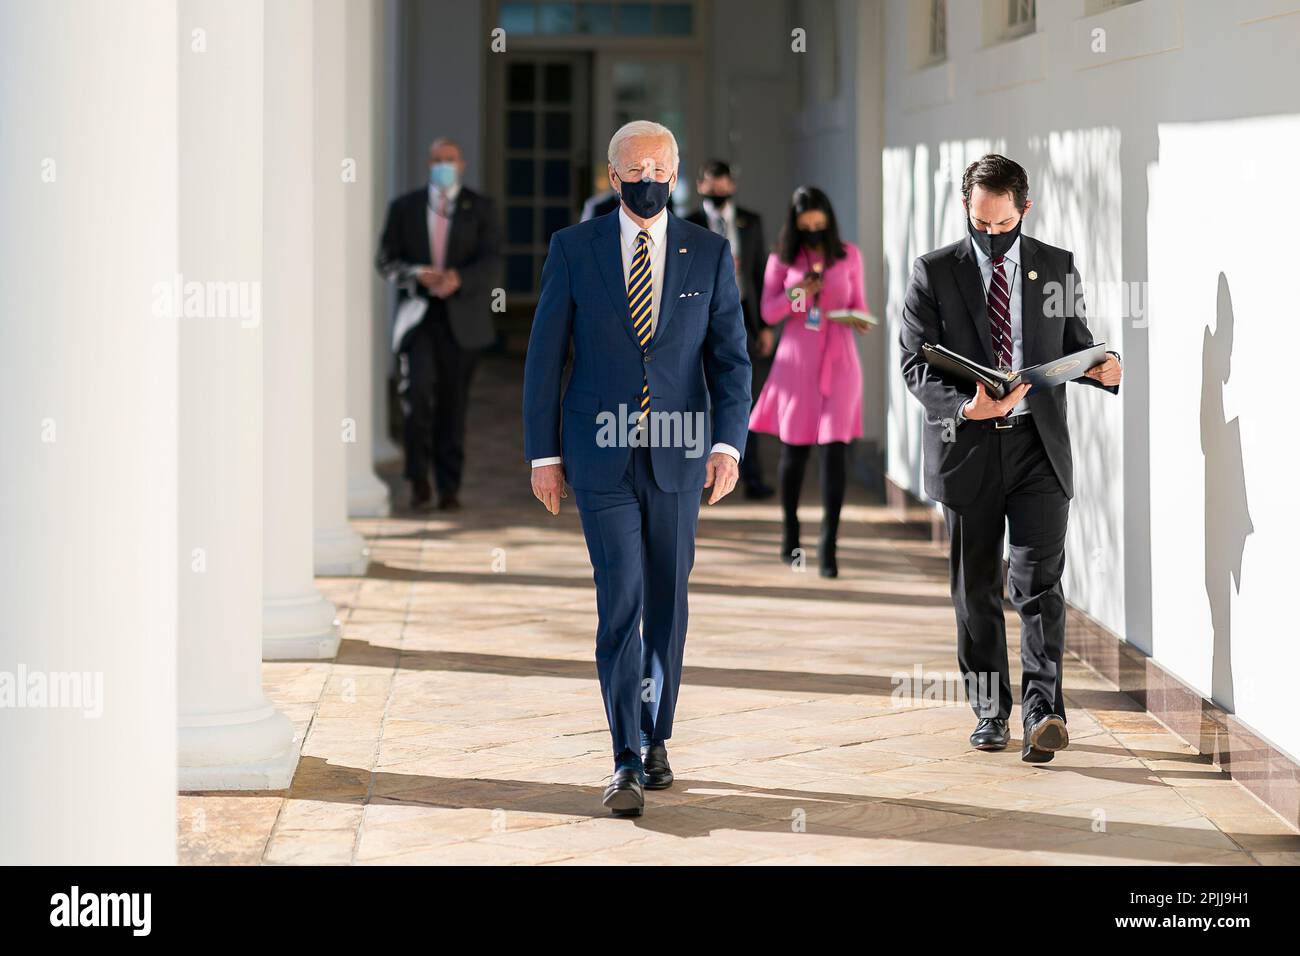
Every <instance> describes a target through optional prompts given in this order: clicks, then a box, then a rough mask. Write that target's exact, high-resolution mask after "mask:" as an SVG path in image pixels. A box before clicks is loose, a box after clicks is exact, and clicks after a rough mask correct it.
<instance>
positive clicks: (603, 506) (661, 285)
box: [524, 121, 750, 816]
mask: <svg viewBox="0 0 1300 956" xmlns="http://www.w3.org/2000/svg"><path fill="white" fill-rule="evenodd" d="M677 167H678V154H677V140H676V139H675V138H674V137H673V134H672V132H671V131H670V130H668V129H667V128H666V127H664V126H661V125H659V124H658V123H651V122H648V121H635V122H631V123H628V124H626V125H624V126H623V127H621V128H620V129H619V130H618V132H616V133H615V134H614V136H613V138H612V139H611V140H610V143H609V182H610V186H611V188H613V189H614V191H615V192H616V193H617V194H618V195H619V197H620V203H619V207H618V209H617V210H615V211H614V212H610V213H607V214H605V215H603V216H599V217H597V218H595V219H591V220H588V221H587V222H583V223H579V224H578V225H576V226H570V227H569V228H567V229H561V230H559V231H558V232H556V233H555V234H554V235H553V236H552V237H551V245H550V250H549V251H548V253H547V256H546V265H545V266H544V267H543V269H542V289H541V295H540V297H539V298H538V301H537V311H536V313H535V315H534V316H533V330H532V335H531V337H530V339H529V342H528V358H527V362H526V365H525V369H524V454H525V456H526V457H527V459H528V460H529V461H530V462H531V464H532V486H533V494H534V495H535V496H536V497H537V499H538V500H539V501H541V502H542V504H544V505H545V506H546V508H547V510H549V511H550V512H551V513H552V514H559V513H560V499H561V498H566V497H568V496H567V495H566V494H565V491H564V482H565V479H566V478H567V479H568V482H569V484H570V485H571V486H572V487H573V491H574V496H575V498H576V500H577V506H578V513H579V515H580V516H581V518H582V529H583V533H584V534H585V536H586V539H587V551H588V553H589V554H590V556H591V564H592V567H593V569H594V571H595V582H596V611H597V616H598V621H599V623H598V625H597V628H596V669H597V672H598V674H599V676H600V689H601V694H602V695H603V697H604V701H605V716H606V718H607V719H608V721H609V730H610V734H611V736H612V737H613V754H614V775H613V778H612V781H611V783H610V784H609V786H608V787H607V788H606V790H605V793H604V797H603V803H604V805H605V806H606V807H608V808H609V809H610V810H611V811H612V812H613V813H614V814H615V815H618V816H639V815H640V814H641V812H642V809H643V808H644V806H645V795H644V792H643V789H650V790H662V789H665V788H667V787H669V786H671V785H672V781H673V774H672V769H671V768H670V766H669V764H668V751H667V746H666V741H667V740H668V738H669V737H671V736H672V729H673V710H674V708H675V706H676V703H677V689H678V685H679V683H680V681H681V673H682V650H683V647H684V645H685V641H686V582H687V578H688V577H689V576H690V573H691V567H692V565H693V564H694V562H695V525H696V521H697V520H698V518H699V511H700V492H701V490H702V489H704V488H709V489H711V494H710V496H709V504H714V503H715V502H717V501H720V500H721V499H722V498H723V497H725V496H726V495H727V494H729V493H730V492H731V490H732V489H733V488H734V487H735V486H736V480H737V477H738V475H739V468H738V463H739V461H740V456H741V454H742V453H743V452H744V448H745V436H746V434H747V433H748V430H749V404H750V401H749V398H750V397H749V383H750V365H749V355H748V352H747V350H746V346H745V324H744V318H743V316H742V313H741V307H740V294H739V292H738V290H737V288H736V269H735V264H734V262H733V260H732V256H731V249H730V247H729V246H728V245H727V241H726V239H725V238H724V237H722V236H719V235H715V234H714V233H712V232H710V231H709V230H707V229H702V228H700V227H699V226H696V225H693V224H691V223H688V222H686V221H684V220H682V219H679V218H677V217H676V216H674V215H672V214H671V213H670V212H669V211H668V210H667V208H666V207H667V205H668V198H669V196H671V195H672V190H673V188H674V186H676V183H677ZM570 345H572V346H573V372H572V377H571V379H570V381H569V385H568V388H567V389H566V390H565V391H564V396H563V399H561V396H560V391H561V380H562V376H563V372H564V365H565V360H566V358H567V356H568V354H569V346H570ZM706 451H707V455H706Z"/></svg>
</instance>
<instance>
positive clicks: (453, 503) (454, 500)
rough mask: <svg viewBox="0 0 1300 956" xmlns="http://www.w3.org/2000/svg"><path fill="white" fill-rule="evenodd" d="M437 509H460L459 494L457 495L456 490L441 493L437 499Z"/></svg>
mask: <svg viewBox="0 0 1300 956" xmlns="http://www.w3.org/2000/svg"><path fill="white" fill-rule="evenodd" d="M438 510H439V511H459V510H460V498H459V496H457V494H456V492H454V491H449V492H448V493H447V494H445V495H442V496H441V497H440V498H439V499H438Z"/></svg>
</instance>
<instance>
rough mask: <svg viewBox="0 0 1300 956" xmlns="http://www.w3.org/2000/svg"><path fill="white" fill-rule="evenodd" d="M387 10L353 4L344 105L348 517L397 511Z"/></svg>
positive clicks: (364, 1) (366, 0)
mask: <svg viewBox="0 0 1300 956" xmlns="http://www.w3.org/2000/svg"><path fill="white" fill-rule="evenodd" d="M381 13H382V10H381V8H380V5H379V4H378V3H376V2H375V0H349V2H348V4H347V13H346V16H347V28H346V37H347V50H346V54H345V58H344V72H345V74H346V76H347V79H348V83H347V100H346V103H345V106H344V114H345V116H344V124H345V125H344V128H345V132H346V140H345V143H344V149H345V151H346V155H347V156H349V157H350V158H352V159H353V160H355V161H356V166H355V178H354V179H353V181H352V182H350V183H348V184H347V188H346V189H345V190H344V196H345V197H346V203H347V208H346V210H345V214H344V221H345V222H346V231H345V234H346V236H347V300H346V301H347V343H348V347H347V366H348V367H347V382H348V387H347V410H346V412H347V417H348V418H349V419H350V420H351V421H353V422H355V423H356V431H355V433H354V434H353V435H352V440H351V441H350V442H349V443H348V445H347V459H348V514H350V515H354V516H356V517H365V518H373V517H383V516H386V515H387V514H388V513H389V501H388V486H387V485H385V484H384V483H383V482H382V481H380V480H379V479H378V478H377V477H376V476H375V457H374V455H375V447H374V434H373V430H374V412H373V409H374V389H373V384H374V372H375V368H374V343H375V326H376V324H377V321H378V319H379V318H380V316H379V314H378V313H377V312H376V310H375V305H376V302H377V299H376V295H375V292H376V287H377V286H381V285H382V284H383V280H381V279H380V278H379V275H378V273H376V272H375V267H374V257H375V244H376V242H377V240H378V238H379V230H380V228H381V224H380V222H379V221H378V216H377V212H378V210H377V209H376V202H375V190H376V184H377V183H378V182H380V181H382V179H383V178H384V177H383V169H382V168H381V166H380V158H381V156H382V153H381V151H380V149H379V143H378V137H379V136H380V134H381V132H382V130H383V123H384V112H383V89H384V85H383V77H382V76H381V75H380V74H379V70H380V68H381V57H380V55H379V53H380V50H381V49H382V45H383V42H384V31H383V23H382V22H381V19H380V17H381Z"/></svg>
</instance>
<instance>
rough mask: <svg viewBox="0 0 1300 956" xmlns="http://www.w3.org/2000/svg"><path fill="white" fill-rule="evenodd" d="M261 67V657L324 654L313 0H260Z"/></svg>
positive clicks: (330, 643)
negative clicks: (316, 423)
mask: <svg viewBox="0 0 1300 956" xmlns="http://www.w3.org/2000/svg"><path fill="white" fill-rule="evenodd" d="M265 69H266V76H265V81H266V117H265V127H264V129H265V143H264V154H265V162H264V168H265V172H264V178H263V182H264V189H265V195H264V200H263V211H262V215H263V223H262V235H263V237H264V238H263V248H262V263H263V270H264V275H263V281H262V288H263V297H262V298H263V310H262V311H263V319H262V326H263V330H264V331H263V335H264V337H265V340H264V342H263V367H264V371H265V374H264V380H265V381H266V382H267V390H266V398H265V407H264V409H263V414H264V418H263V421H264V425H265V429H266V433H265V440H264V443H263V445H264V455H265V461H264V469H263V471H264V476H265V477H264V482H263V492H262V493H263V497H264V505H265V507H264V515H263V527H264V535H263V560H264V562H265V567H264V569H263V582H264V586H265V592H264V594H263V598H262V657H263V658H264V659H265V660H296V659H304V658H305V659H313V658H329V657H333V656H334V655H335V654H336V653H337V652H338V647H339V628H338V622H337V621H336V620H335V609H334V605H333V604H331V603H330V602H329V601H327V600H326V599H325V597H324V596H323V595H322V594H321V593H320V591H318V590H317V589H316V584H315V581H314V580H313V567H314V555H313V549H314V543H313V531H312V521H313V510H312V502H313V499H314V497H315V496H314V493H313V488H312V445H313V434H312V431H313V418H312V379H313V375H312V359H313V355H312V340H313V338H314V335H315V332H314V329H313V317H314V312H313V288H312V286H313V274H312V238H311V237H312V235H313V232H314V228H313V226H314V218H313V210H312V199H313V183H312V3H311V0H275V2H273V3H270V4H268V5H267V7H266V66H265Z"/></svg>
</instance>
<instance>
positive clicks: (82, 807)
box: [0, 0, 177, 866]
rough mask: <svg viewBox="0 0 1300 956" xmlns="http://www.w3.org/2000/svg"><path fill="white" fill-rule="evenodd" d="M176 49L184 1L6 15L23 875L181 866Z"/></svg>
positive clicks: (3, 245) (2, 179)
mask: <svg viewBox="0 0 1300 956" xmlns="http://www.w3.org/2000/svg"><path fill="white" fill-rule="evenodd" d="M176 57H177V42H176V12H175V10H174V9H173V5H172V4H171V3H168V2H145V0H142V2H139V3H132V4H100V3H95V2H91V0H86V2H81V3H69V2H47V3H20V2H9V0H5V2H3V3H0V117H3V119H2V120H0V123H2V124H3V127H4V129H3V133H0V137H3V141H4V142H3V146H2V147H0V210H3V212H0V249H3V250H4V254H3V255H0V290H3V298H0V409H3V414H0V449H3V452H0V454H2V455H3V463H2V464H0V542H3V547H0V608H3V611H4V624H3V626H2V627H0V682H3V683H4V684H5V686H6V687H7V690H6V691H5V694H4V696H2V697H0V700H4V704H3V705H0V864H2V865H6V866H12V865H19V864H21V865H31V864H38V863H40V864H54V865H60V866H70V865H104V864H112V865H145V864H148V865H160V864H163V865H165V864H169V863H173V862H175V858H176V732H175V726H176V723H175V722H176V573H177V571H176V325H175V323H174V322H172V321H170V320H169V318H168V317H167V316H166V315H165V314H163V315H158V314H155V313H154V308H153V307H154V304H155V301H156V297H157V293H158V291H159V290H160V289H169V288H170V287H171V281H172V277H173V275H174V274H175V272H176V269H177V260H176V123H177V110H176ZM162 305H163V306H165V305H166V303H165V302H164V303H162ZM61 679H66V680H68V681H69V683H68V684H67V685H66V686H67V689H68V690H69V691H71V692H72V693H70V694H69V695H68V696H67V697H61V698H58V697H51V698H47V699H46V700H45V701H44V702H42V701H41V700H40V699H39V698H36V697H34V696H33V695H32V694H31V691H32V690H33V689H35V687H36V686H37V685H39V684H42V683H45V684H47V686H50V687H51V688H53V687H54V686H55V685H54V684H52V683H50V682H52V681H54V680H61ZM33 681H35V683H33ZM53 704H58V706H51V705H53Z"/></svg>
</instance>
